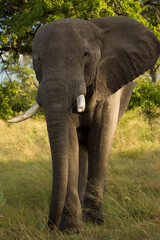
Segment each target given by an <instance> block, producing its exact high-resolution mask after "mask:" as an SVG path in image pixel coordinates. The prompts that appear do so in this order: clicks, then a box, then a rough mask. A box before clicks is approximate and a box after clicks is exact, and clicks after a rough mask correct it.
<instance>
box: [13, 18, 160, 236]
mask: <svg viewBox="0 0 160 240" xmlns="http://www.w3.org/2000/svg"><path fill="white" fill-rule="evenodd" d="M32 52H33V66H34V69H35V72H36V77H37V79H38V81H39V88H38V92H37V96H36V103H35V104H34V106H33V107H32V108H31V109H30V110H28V111H27V112H26V113H24V114H23V115H21V116H19V117H17V118H14V119H12V120H10V122H18V121H22V120H24V119H26V118H28V117H30V116H31V115H32V114H33V113H34V112H36V111H37V110H38V109H39V108H40V107H43V109H44V112H45V116H46V121H47V130H48V135H49V140H50V147H51V154H52V161H53V186H52V196H51V204H50V213H49V222H48V224H49V226H50V228H51V229H53V228H54V227H55V226H59V229H60V230H62V231H73V232H77V231H79V230H80V229H82V227H83V224H82V222H83V221H82V218H83V217H84V219H86V220H89V221H92V222H94V223H101V222H103V214H102V197H103V189H104V182H105V173H106V165H107V161H108V155H109V152H110V149H111V145H112V141H113V138H114V133H115V128H116V125H117V121H118V119H120V117H121V116H122V115H123V113H124V112H125V110H126V108H127V106H128V103H129V100H130V97H131V94H132V89H133V80H134V79H135V78H136V77H138V76H139V75H140V74H142V73H144V72H145V71H147V70H148V69H150V68H152V67H153V66H154V65H155V63H156V61H157V59H158V57H159V55H160V41H159V40H158V39H157V38H156V37H155V35H154V34H153V33H152V32H150V31H149V30H148V29H147V28H146V27H145V26H144V25H143V24H141V23H139V22H137V21H136V20H134V19H131V18H128V17H102V18H95V19H91V20H90V21H87V20H80V19H76V18H75V19H74V18H72V19H69V18H66V19H60V20H56V21H55V22H53V23H50V24H46V25H44V26H41V27H40V28H39V30H38V31H37V33H36V35H35V38H34V42H33V48H32ZM87 164H88V166H87ZM81 205H83V214H82V209H81ZM82 215H83V217H82Z"/></svg>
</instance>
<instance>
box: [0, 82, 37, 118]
mask: <svg viewBox="0 0 160 240" xmlns="http://www.w3.org/2000/svg"><path fill="white" fill-rule="evenodd" d="M36 92H37V88H36V86H34V84H33V82H29V81H27V80H26V81H23V82H18V81H16V80H14V81H11V80H5V81H4V82H3V83H2V84H0V118H2V119H8V118H9V117H10V116H15V115H17V114H19V112H20V111H26V110H27V109H28V108H29V107H30V106H31V105H32V104H33V103H34V102H35V95H36Z"/></svg>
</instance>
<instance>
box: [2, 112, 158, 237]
mask: <svg viewBox="0 0 160 240" xmlns="http://www.w3.org/2000/svg"><path fill="white" fill-rule="evenodd" d="M0 133H1V134H0V239H1V240H34V239H36V240H51V239H52V240H55V239H56V240H59V239H67V240H74V239H76V240H93V239H94V240H106V239H107V240H159V239H160V117H159V118H158V117H157V118H155V119H153V120H150V122H149V121H148V120H147V119H145V117H144V116H143V115H141V114H139V113H138V112H137V111H129V112H127V113H126V114H125V115H124V117H123V119H122V120H121V121H120V122H119V124H118V127H117V131H116V136H115V140H114V143H113V148H112V152H111V155H110V161H109V163H108V168H107V190H106V193H105V195H104V201H103V212H104V216H105V223H104V224H103V225H101V226H96V225H93V224H85V225H84V227H85V228H84V231H82V232H81V233H79V234H78V235H74V234H70V235H64V234H61V233H60V232H58V231H53V232H51V231H50V230H49V229H48V226H47V216H48V211H49V202H50V193H51V182H52V167H51V157H50V149H49V143H48V136H47V130H46V124H45V122H44V121H43V120H39V121H38V120H32V119H30V120H27V121H26V122H22V123H19V124H13V125H7V123H6V122H4V121H2V120H1V121H0Z"/></svg>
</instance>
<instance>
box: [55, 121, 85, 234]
mask: <svg viewBox="0 0 160 240" xmlns="http://www.w3.org/2000/svg"><path fill="white" fill-rule="evenodd" d="M66 144H67V143H66ZM68 144H69V156H68V158H69V170H68V171H69V172H68V186H67V195H66V200H65V206H64V209H63V214H62V218H61V222H60V230H62V231H66V232H67V231H72V232H78V231H79V230H81V229H82V210H81V204H80V199H79V194H78V174H79V146H78V138H77V131H76V127H75V126H74V123H72V122H70V132H69V142H68Z"/></svg>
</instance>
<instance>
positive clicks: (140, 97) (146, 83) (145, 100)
mask: <svg viewBox="0 0 160 240" xmlns="http://www.w3.org/2000/svg"><path fill="white" fill-rule="evenodd" d="M136 107H140V108H141V110H153V109H154V108H156V107H160V81H157V82H156V84H154V83H153V82H151V81H150V80H148V78H146V77H145V78H144V77H141V78H139V79H138V81H136V86H135V88H134V90H133V93H132V98H131V101H130V103H129V109H131V108H136Z"/></svg>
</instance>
